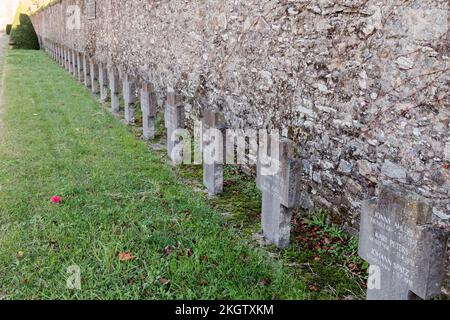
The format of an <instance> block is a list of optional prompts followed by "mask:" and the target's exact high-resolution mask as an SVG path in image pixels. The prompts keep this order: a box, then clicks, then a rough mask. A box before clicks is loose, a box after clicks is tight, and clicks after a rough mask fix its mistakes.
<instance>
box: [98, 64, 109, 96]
mask: <svg viewBox="0 0 450 320" xmlns="http://www.w3.org/2000/svg"><path fill="white" fill-rule="evenodd" d="M98 81H99V83H100V101H101V102H105V101H106V99H107V98H108V74H107V70H106V67H105V64H104V63H102V62H100V63H99V64H98Z"/></svg>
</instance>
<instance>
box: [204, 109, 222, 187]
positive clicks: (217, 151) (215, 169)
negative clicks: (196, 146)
mask: <svg viewBox="0 0 450 320" xmlns="http://www.w3.org/2000/svg"><path fill="white" fill-rule="evenodd" d="M202 130H203V134H202V138H203V139H202V140H203V184H204V186H205V187H206V189H207V190H208V193H209V194H211V195H216V194H220V193H222V192H223V165H224V159H225V153H224V150H225V117H224V115H223V113H221V112H218V111H213V110H205V111H203V118H202Z"/></svg>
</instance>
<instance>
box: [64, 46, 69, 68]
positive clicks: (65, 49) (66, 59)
mask: <svg viewBox="0 0 450 320" xmlns="http://www.w3.org/2000/svg"><path fill="white" fill-rule="evenodd" d="M64 56H65V61H66V63H65V66H66V70H67V71H69V72H70V56H69V49H68V48H64Z"/></svg>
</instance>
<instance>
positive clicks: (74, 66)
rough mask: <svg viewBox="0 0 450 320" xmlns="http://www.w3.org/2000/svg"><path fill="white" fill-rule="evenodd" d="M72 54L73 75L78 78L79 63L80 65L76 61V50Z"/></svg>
mask: <svg viewBox="0 0 450 320" xmlns="http://www.w3.org/2000/svg"><path fill="white" fill-rule="evenodd" d="M71 54H72V75H73V76H74V77H77V71H78V68H77V63H78V61H77V59H76V51H75V50H71Z"/></svg>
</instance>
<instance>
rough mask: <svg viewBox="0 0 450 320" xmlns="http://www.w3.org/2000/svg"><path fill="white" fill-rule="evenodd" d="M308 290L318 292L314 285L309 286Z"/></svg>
mask: <svg viewBox="0 0 450 320" xmlns="http://www.w3.org/2000/svg"><path fill="white" fill-rule="evenodd" d="M309 290H311V291H314V292H319V288H318V287H317V286H315V285H310V286H309Z"/></svg>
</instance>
